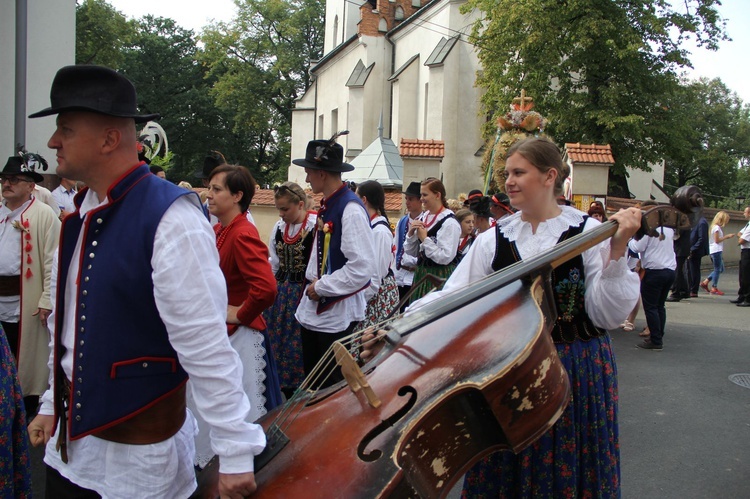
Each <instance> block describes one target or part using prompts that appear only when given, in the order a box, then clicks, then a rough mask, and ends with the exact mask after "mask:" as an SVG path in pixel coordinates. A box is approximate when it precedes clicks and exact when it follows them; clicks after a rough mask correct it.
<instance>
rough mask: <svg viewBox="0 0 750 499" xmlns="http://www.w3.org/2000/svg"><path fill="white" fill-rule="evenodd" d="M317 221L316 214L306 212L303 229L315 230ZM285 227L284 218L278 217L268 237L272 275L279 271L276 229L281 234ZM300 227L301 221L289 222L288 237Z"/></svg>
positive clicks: (293, 234)
mask: <svg viewBox="0 0 750 499" xmlns="http://www.w3.org/2000/svg"><path fill="white" fill-rule="evenodd" d="M248 213H249V212H248ZM317 221H318V215H317V214H316V213H313V212H308V213H307V223H306V224H305V227H304V229H305V230H306V231H307V232H308V233H310V232H312V231H313V230H315V223H316V222H317ZM303 223H304V222H303ZM286 228H287V224H286V222H284V220H282V219H279V220H278V221H277V222H276V224H274V226H273V229H272V230H271V237H269V238H268V261H269V262H270V263H271V270H272V271H273V273H274V275H276V272H278V271H279V255H278V254H277V253H276V233H277V232H278V231H281V234H282V235H283V234H284V231H285V230H286ZM301 229H302V223H298V224H289V237H295V236H296V235H297V234H298V233H299V231H300V230H301ZM306 236H307V234H305V237H306ZM303 239H304V237H303ZM314 252H315V246H313V250H312V252H311V254H312V253H314Z"/></svg>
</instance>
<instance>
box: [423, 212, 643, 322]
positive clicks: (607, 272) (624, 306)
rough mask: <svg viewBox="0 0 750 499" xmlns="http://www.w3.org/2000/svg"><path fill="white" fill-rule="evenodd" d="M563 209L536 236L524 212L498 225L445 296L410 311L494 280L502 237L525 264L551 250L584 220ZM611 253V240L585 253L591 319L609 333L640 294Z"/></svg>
mask: <svg viewBox="0 0 750 499" xmlns="http://www.w3.org/2000/svg"><path fill="white" fill-rule="evenodd" d="M560 208H561V210H562V211H561V213H560V215H558V216H557V217H555V218H551V219H548V220H546V221H544V222H542V223H540V224H539V226H538V227H537V230H536V233H532V230H531V224H530V223H529V222H525V221H523V220H521V213H520V212H519V213H516V214H514V215H512V216H510V217H508V218H504V219H502V220H500V221H498V224H497V227H498V230H495V229H494V228H492V229H490V230H488V231H485V232H483V233H481V234H479V236H477V239H476V240H475V241H474V244H472V245H471V248H469V252H468V253H467V254H466V255H465V256H464V258H463V260H461V263H460V264H459V265H458V267H456V270H455V271H453V274H451V276H450V278H449V279H448V281H446V283H445V286H443V289H442V290H441V291H435V292H432V293H429V294H428V295H426V296H425V297H423V298H422V299H421V300H419V301H418V302H417V303H415V304H414V305H412V307H410V308H411V309H415V308H417V307H419V306H421V305H422V304H425V303H428V302H431V301H434V300H436V299H439V298H440V297H442V296H445V295H446V294H448V293H451V292H454V291H459V290H461V289H463V288H464V287H466V286H467V285H469V284H471V283H473V282H476V281H478V280H480V279H482V278H484V277H485V276H487V275H489V274H491V273H492V272H493V270H492V261H493V259H494V258H495V250H496V248H497V237H496V236H497V233H498V231H499V232H500V233H502V234H503V236H505V237H506V238H507V239H508V240H510V241H511V242H515V243H516V247H517V248H518V253H519V255H520V256H521V258H522V259H528V258H531V257H533V256H535V255H537V254H539V253H541V252H543V251H546V250H548V249H550V248H552V247H553V246H554V245H555V244H557V240H558V239H559V238H560V235H561V234H562V233H563V232H565V231H566V230H568V228H569V227H570V226H571V225H572V226H578V225H580V224H581V222H583V220H584V213H583V212H581V211H578V210H577V209H575V208H572V207H569V206H561V207H560ZM599 224H600V223H599V222H598V221H597V220H594V219H593V218H591V217H589V218H587V219H586V224H585V225H584V227H583V230H584V232H585V231H588V230H591V229H593V228H594V227H597V226H598V225H599ZM609 252H610V248H609V240H606V241H604V242H602V243H599V244H598V245H596V246H594V247H592V248H589V249H588V250H586V251H584V252H583V253H582V257H583V267H584V272H585V275H586V295H585V307H586V313H587V314H588V315H589V317H590V318H591V320H592V321H593V323H594V325H596V326H598V327H601V328H604V329H614V328H616V327H617V326H618V325H619V324H620V323H621V322H622V321H623V320H624V319H625V318H626V317H627V315H628V314H629V313H630V311H631V310H633V307H634V306H635V303H636V301H638V296H639V294H640V281H639V279H638V275H637V274H635V273H633V272H630V270H629V269H628V266H627V262H626V259H625V257H622V258H620V259H618V260H614V261H613V260H610V255H609ZM459 292H460V291H459Z"/></svg>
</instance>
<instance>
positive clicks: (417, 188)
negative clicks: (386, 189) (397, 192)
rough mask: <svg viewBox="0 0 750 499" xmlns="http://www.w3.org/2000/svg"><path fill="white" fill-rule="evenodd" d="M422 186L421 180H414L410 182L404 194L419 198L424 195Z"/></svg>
mask: <svg viewBox="0 0 750 499" xmlns="http://www.w3.org/2000/svg"><path fill="white" fill-rule="evenodd" d="M421 187H422V184H421V183H420V182H412V183H410V184H409V187H407V188H406V190H405V191H404V194H406V195H407V196H414V197H417V198H418V197H421V195H422V192H421Z"/></svg>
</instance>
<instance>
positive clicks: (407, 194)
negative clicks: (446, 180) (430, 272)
mask: <svg viewBox="0 0 750 499" xmlns="http://www.w3.org/2000/svg"><path fill="white" fill-rule="evenodd" d="M420 185H421V184H420V183H419V182H411V183H410V184H409V187H407V188H406V190H405V191H404V205H405V206H406V214H405V215H404V216H403V217H401V219H400V220H399V221H398V224H396V274H395V277H396V284H398V295H399V298H400V299H403V298H404V296H405V295H406V293H408V292H409V290H410V289H411V285H412V284H413V283H414V269H416V268H417V257H415V256H411V255H407V254H406V252H404V241H406V233H407V232H409V227H410V226H411V223H412V221H414V220H416V219H417V217H418V216H419V215H421V214H422V202H421V201H420V195H421V194H420V191H419V189H420ZM405 307H406V305H404V308H405Z"/></svg>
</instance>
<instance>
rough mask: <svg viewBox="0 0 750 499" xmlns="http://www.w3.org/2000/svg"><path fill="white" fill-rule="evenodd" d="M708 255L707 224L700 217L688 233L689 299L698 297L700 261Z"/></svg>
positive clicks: (704, 219) (703, 218)
mask: <svg viewBox="0 0 750 499" xmlns="http://www.w3.org/2000/svg"><path fill="white" fill-rule="evenodd" d="M706 255H708V222H707V221H706V218H705V217H701V218H700V220H698V223H697V224H695V227H693V229H692V230H691V231H690V256H688V279H689V282H690V297H691V298H696V297H697V296H698V287H699V285H700V282H701V259H702V258H703V257H704V256H706Z"/></svg>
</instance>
